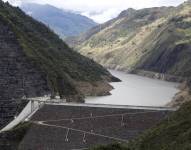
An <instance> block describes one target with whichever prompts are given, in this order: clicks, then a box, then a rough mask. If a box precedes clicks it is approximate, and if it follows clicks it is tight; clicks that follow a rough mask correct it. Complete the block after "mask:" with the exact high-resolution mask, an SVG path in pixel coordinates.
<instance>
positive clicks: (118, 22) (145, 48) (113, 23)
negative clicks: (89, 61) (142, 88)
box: [66, 2, 191, 78]
mask: <svg viewBox="0 0 191 150" xmlns="http://www.w3.org/2000/svg"><path fill="white" fill-rule="evenodd" d="M190 12H191V5H190V2H185V3H184V4H182V5H180V6H178V7H159V8H146V9H141V10H134V9H128V10H125V11H123V12H122V13H121V14H120V15H119V16H118V17H117V18H115V19H113V20H110V21H109V22H106V23H105V24H102V25H99V26H97V27H94V28H92V29H91V30H89V31H88V32H86V33H84V34H82V35H80V36H78V37H75V38H67V39H66V42H67V43H68V44H69V45H71V46H72V47H74V48H75V49H76V50H77V51H79V52H80V53H81V54H83V55H85V56H88V57H90V58H93V59H94V60H95V61H96V62H98V63H100V64H102V65H104V66H105V67H107V68H112V69H117V70H122V71H128V72H131V71H133V72H138V71H141V70H143V71H149V72H154V73H162V74H165V75H170V76H178V77H183V78H189V77H190V73H191V67H190V66H191V51H190V49H191V34H190V33H191V13H190Z"/></svg>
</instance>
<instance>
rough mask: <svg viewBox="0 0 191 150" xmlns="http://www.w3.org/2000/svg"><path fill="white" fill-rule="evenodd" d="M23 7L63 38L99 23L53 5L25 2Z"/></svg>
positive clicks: (77, 33)
mask: <svg viewBox="0 0 191 150" xmlns="http://www.w3.org/2000/svg"><path fill="white" fill-rule="evenodd" d="M21 9H22V10H23V11H25V12H26V13H27V14H29V15H31V16H32V17H33V18H35V19H37V20H38V21H41V22H43V23H45V24H46V25H47V26H49V27H50V28H51V29H52V30H53V31H54V32H55V33H57V34H58V35H60V37H62V38H64V37H67V36H76V35H79V34H80V33H82V32H85V31H87V30H88V29H90V28H92V27H94V26H96V25H97V23H95V22H94V21H93V20H91V19H89V18H87V17H85V16H82V15H79V14H76V13H72V12H69V11H66V10H62V9H59V8H56V7H54V6H51V5H40V4H35V3H23V4H22V5H21Z"/></svg>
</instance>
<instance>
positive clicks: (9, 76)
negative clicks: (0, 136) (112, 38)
mask: <svg viewBox="0 0 191 150" xmlns="http://www.w3.org/2000/svg"><path fill="white" fill-rule="evenodd" d="M0 58H1V59H0V77H1V78H0V106H1V109H0V128H2V127H3V126H5V125H6V124H7V123H8V122H10V121H11V120H12V119H13V118H14V116H16V115H17V114H18V113H19V112H20V111H21V110H22V109H23V107H24V106H25V105H26V101H22V100H21V98H22V97H27V98H31V97H40V96H44V95H52V97H54V96H56V95H59V96H60V97H61V98H65V99H66V100H67V101H68V102H70V101H76V102H83V97H84V96H86V95H107V94H109V91H110V90H111V89H112V87H111V86H110V85H109V84H108V82H110V81H119V80H118V79H116V78H115V77H113V76H112V75H111V74H110V73H109V72H108V71H107V70H105V69H104V68H103V67H102V66H101V65H98V64H97V63H95V62H94V61H93V60H91V59H88V58H86V57H84V56H82V55H80V54H78V53H77V52H75V51H73V50H72V49H71V48H69V47H68V46H67V45H66V44H65V43H64V42H63V41H62V40H61V39H60V38H59V37H58V36H57V35H56V34H54V33H53V32H52V31H51V30H50V29H49V28H47V27H46V26H45V25H44V24H42V23H40V22H38V21H35V20H34V19H33V18H32V17H30V16H27V15H26V14H25V13H24V12H22V11H21V10H20V9H19V8H16V7H12V6H11V5H9V4H8V3H4V2H2V1H0Z"/></svg>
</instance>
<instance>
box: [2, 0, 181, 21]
mask: <svg viewBox="0 0 191 150" xmlns="http://www.w3.org/2000/svg"><path fill="white" fill-rule="evenodd" d="M3 1H9V3H11V4H12V5H14V6H19V5H21V4H22V3H24V2H25V3H26V2H33V3H40V4H50V5H53V6H56V7H58V8H61V9H65V10H69V11H75V12H79V13H80V14H82V15H85V16H87V17H89V18H91V19H93V20H94V21H95V22H98V23H103V22H106V21H108V20H110V19H112V18H114V17H116V16H117V15H118V14H119V13H120V12H121V11H123V10H125V9H127V8H134V9H141V8H149V7H159V6H177V5H179V4H181V3H183V2H184V1H185V0H3Z"/></svg>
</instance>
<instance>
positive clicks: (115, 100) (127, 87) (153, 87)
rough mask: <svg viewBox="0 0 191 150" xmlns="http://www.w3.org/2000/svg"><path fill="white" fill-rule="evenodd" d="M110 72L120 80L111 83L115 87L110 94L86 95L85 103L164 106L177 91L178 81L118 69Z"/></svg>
mask: <svg viewBox="0 0 191 150" xmlns="http://www.w3.org/2000/svg"><path fill="white" fill-rule="evenodd" d="M110 72H111V73H112V74H113V75H114V76H116V77H118V78H120V79H121V80H122V82H119V83H111V85H112V86H113V87H114V88H115V89H114V90H113V91H111V94H112V95H110V96H103V97H88V98H86V103H95V104H115V105H137V106H164V105H166V104H167V103H168V102H170V101H171V100H172V98H173V96H174V95H175V94H176V93H177V92H178V91H179V90H178V89H177V86H178V85H179V84H178V83H172V82H166V81H161V80H155V79H150V78H146V77H141V76H137V75H131V74H125V73H123V72H119V71H113V70H110Z"/></svg>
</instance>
